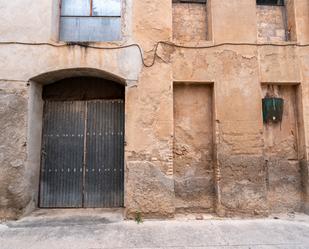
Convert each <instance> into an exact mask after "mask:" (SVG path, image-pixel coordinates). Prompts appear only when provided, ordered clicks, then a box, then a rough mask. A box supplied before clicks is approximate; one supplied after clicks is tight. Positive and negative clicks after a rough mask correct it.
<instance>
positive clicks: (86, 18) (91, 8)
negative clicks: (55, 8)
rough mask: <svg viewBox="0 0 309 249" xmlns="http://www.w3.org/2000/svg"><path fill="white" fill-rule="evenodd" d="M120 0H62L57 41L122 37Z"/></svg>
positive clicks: (114, 39)
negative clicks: (58, 38) (58, 39)
mask: <svg viewBox="0 0 309 249" xmlns="http://www.w3.org/2000/svg"><path fill="white" fill-rule="evenodd" d="M121 9H122V1H121V0H62V2H61V15H60V40H61V41H67V42H99V41H117V40H120V39H121Z"/></svg>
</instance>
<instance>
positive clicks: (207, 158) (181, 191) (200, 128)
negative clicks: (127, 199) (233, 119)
mask: <svg viewBox="0 0 309 249" xmlns="http://www.w3.org/2000/svg"><path fill="white" fill-rule="evenodd" d="M212 96H213V92H212V87H211V85H210V86H209V85H207V84H194V83H192V84H189V85H186V84H181V83H180V84H175V85H174V167H173V168H174V182H175V195H176V199H175V208H176V211H177V212H214V201H215V191H214V186H215V185H214V170H213V151H214V149H213V144H214V143H213V118H212V112H213V108H212Z"/></svg>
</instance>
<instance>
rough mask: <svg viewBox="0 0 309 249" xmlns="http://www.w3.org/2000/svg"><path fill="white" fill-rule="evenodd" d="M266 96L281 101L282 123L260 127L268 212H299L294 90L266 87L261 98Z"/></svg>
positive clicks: (300, 190)
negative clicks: (282, 103)
mask: <svg viewBox="0 0 309 249" xmlns="http://www.w3.org/2000/svg"><path fill="white" fill-rule="evenodd" d="M266 94H268V95H269V96H273V97H279V98H283V100H284V111H283V119H282V122H280V123H267V124H264V150H265V160H266V170H267V178H266V180H267V187H268V194H267V199H268V203H269V208H270V211H271V212H284V211H300V210H301V201H302V188H301V184H302V182H301V168H300V162H299V156H298V151H299V150H298V146H299V143H298V136H299V134H298V123H297V116H298V115H297V98H296V87H295V86H274V85H268V86H264V87H263V97H264V96H265V95H266Z"/></svg>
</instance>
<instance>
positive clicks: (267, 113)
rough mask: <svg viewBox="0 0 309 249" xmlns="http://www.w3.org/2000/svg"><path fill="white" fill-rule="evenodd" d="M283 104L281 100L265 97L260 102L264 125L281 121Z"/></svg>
mask: <svg viewBox="0 0 309 249" xmlns="http://www.w3.org/2000/svg"><path fill="white" fill-rule="evenodd" d="M283 104H284V100H283V99H282V98H273V97H266V98H264V99H263V100H262V108H263V122H264V123H269V122H273V123H278V122H281V121H282V116H283Z"/></svg>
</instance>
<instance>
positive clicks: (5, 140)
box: [0, 81, 30, 218]
mask: <svg viewBox="0 0 309 249" xmlns="http://www.w3.org/2000/svg"><path fill="white" fill-rule="evenodd" d="M26 113H27V89H26V88H25V84H24V83H22V82H16V83H11V82H4V81H0V125H1V133H0V165H1V167H0V217H7V218H12V217H13V218H14V217H16V216H17V215H20V214H21V213H22V210H23V208H24V207H25V205H26V204H27V203H28V202H29V199H30V196H29V193H28V194H27V183H26V182H25V181H24V174H25V171H26V170H27V169H26V167H25V161H26V158H27V156H26V146H27V140H26V131H27V129H26V126H27V122H26V121H27V120H26V119H27V115H26Z"/></svg>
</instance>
